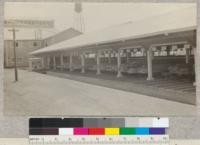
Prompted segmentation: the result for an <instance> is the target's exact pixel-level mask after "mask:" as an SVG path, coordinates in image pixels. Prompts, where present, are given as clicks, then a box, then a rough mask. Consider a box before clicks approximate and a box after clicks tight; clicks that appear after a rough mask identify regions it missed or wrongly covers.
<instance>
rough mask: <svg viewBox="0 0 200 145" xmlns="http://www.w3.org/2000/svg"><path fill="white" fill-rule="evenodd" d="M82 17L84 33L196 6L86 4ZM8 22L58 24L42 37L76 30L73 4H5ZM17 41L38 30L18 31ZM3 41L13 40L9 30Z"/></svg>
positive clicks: (183, 4) (30, 37)
mask: <svg viewBox="0 0 200 145" xmlns="http://www.w3.org/2000/svg"><path fill="white" fill-rule="evenodd" d="M82 7H83V10H82V14H81V15H82V17H83V19H84V24H85V33H88V32H90V31H95V30H99V29H102V28H105V27H110V26H112V25H118V24H121V23H126V22H129V21H137V20H141V19H145V18H148V17H152V16H156V15H161V14H164V13H167V12H171V11H174V12H175V11H176V10H178V9H184V8H187V7H194V9H196V4H194V3H86V2H85V3H83V4H82ZM4 14H5V19H45V20H46V19H49V20H54V21H55V28H54V29H45V30H42V34H43V37H44V38H45V37H48V36H51V35H54V34H56V33H58V32H60V31H63V30H65V29H68V28H70V27H73V24H74V3H55V2H53V3H50V2H44V3H42V2H40V3H31V2H17V3H16V2H6V3H5V11H4ZM19 30H20V31H19V32H17V35H16V37H17V39H34V37H35V33H34V31H35V29H19ZM4 38H5V39H11V38H12V35H11V33H10V32H8V30H7V28H6V29H5V30H4Z"/></svg>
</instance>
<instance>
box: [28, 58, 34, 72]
mask: <svg viewBox="0 0 200 145" xmlns="http://www.w3.org/2000/svg"><path fill="white" fill-rule="evenodd" d="M28 63H29V71H33V64H32V60H31V59H29V61H28Z"/></svg>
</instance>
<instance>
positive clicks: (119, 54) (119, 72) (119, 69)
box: [117, 49, 122, 78]
mask: <svg viewBox="0 0 200 145" xmlns="http://www.w3.org/2000/svg"><path fill="white" fill-rule="evenodd" d="M120 77H122V72H121V50H120V49H119V50H118V53H117V78H120Z"/></svg>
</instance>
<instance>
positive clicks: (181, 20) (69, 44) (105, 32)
mask: <svg viewBox="0 0 200 145" xmlns="http://www.w3.org/2000/svg"><path fill="white" fill-rule="evenodd" d="M196 27H197V22H196V9H194V7H189V8H185V9H179V10H177V11H173V12H169V13H166V14H162V15H159V16H154V17H149V18H147V19H143V20H140V21H133V22H127V23H123V24H120V25H115V26H111V27H107V28H104V29H101V30H98V31H94V32H90V33H85V34H81V35H79V36H77V37H74V38H72V39H69V40H66V41H63V42H60V43H57V44H55V45H51V46H49V47H46V48H43V49H40V50H36V51H34V52H32V53H31V54H33V55H37V54H42V53H49V52H54V51H63V50H69V49H74V48H81V47H83V46H87V45H97V44H105V43H110V42H116V41H120V40H130V39H136V38H144V37H149V36H155V35H159V34H165V33H171V32H181V31H186V30H195V29H196Z"/></svg>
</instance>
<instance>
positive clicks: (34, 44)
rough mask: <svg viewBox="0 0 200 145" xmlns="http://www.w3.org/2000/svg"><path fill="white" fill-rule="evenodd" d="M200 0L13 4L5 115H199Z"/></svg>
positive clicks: (7, 20)
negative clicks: (199, 23) (179, 0)
mask: <svg viewBox="0 0 200 145" xmlns="http://www.w3.org/2000/svg"><path fill="white" fill-rule="evenodd" d="M196 32H197V6H196V4H195V3H111V2H110V3H109V2H105V3H103V2H102V3H95V2H81V1H74V2H70V3H56V2H40V3H33V2H6V3H5V6H4V77H5V78H4V114H5V115H18V116H20V115H23V116H34V115H71V116H74V115H85V116H87V115H95V116H99V115H100V116H102V115H104V116H113V115H114V116H121V115H123V116H133V115H139V116H152V115H153V116H156V115H159V116H195V115H196V114H197V95H196V87H197V84H198V82H197V81H199V80H197V79H196V76H197V75H196V74H197V69H196V67H197V64H196V62H197V61H196V60H197V58H196V47H197V45H196Z"/></svg>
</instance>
